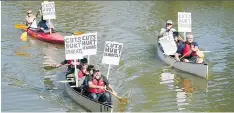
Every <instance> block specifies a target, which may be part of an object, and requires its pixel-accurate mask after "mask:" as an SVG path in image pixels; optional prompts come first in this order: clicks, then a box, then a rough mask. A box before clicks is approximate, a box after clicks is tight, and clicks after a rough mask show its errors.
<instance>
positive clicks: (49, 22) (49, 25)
mask: <svg viewBox="0 0 234 113" xmlns="http://www.w3.org/2000/svg"><path fill="white" fill-rule="evenodd" d="M49 29H50V34H51V25H50V19H49Z"/></svg>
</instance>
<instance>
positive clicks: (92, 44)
mask: <svg viewBox="0 0 234 113" xmlns="http://www.w3.org/2000/svg"><path fill="white" fill-rule="evenodd" d="M82 47H83V50H82V51H83V55H96V54H97V32H96V33H87V34H84V35H83V36H82Z"/></svg>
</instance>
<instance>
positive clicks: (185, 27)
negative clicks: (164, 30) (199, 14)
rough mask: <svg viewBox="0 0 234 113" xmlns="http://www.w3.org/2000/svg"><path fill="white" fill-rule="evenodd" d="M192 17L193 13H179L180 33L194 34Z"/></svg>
mask: <svg viewBox="0 0 234 113" xmlns="http://www.w3.org/2000/svg"><path fill="white" fill-rule="evenodd" d="M191 21H192V17H191V13H187V12H178V31H179V32H192V22H191Z"/></svg>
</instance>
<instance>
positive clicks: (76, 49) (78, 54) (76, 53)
mask: <svg viewBox="0 0 234 113" xmlns="http://www.w3.org/2000/svg"><path fill="white" fill-rule="evenodd" d="M82 36H83V35H79V36H65V37H64V42H65V54H66V60H74V59H82V58H83V52H82V49H83V48H82Z"/></svg>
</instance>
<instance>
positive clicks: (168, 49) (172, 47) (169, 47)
mask: <svg viewBox="0 0 234 113" xmlns="http://www.w3.org/2000/svg"><path fill="white" fill-rule="evenodd" d="M159 43H160V44H161V46H162V48H163V51H164V54H166V55H174V54H175V53H176V51H177V45H176V43H175V41H174V40H166V39H163V40H160V41H159Z"/></svg>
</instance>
